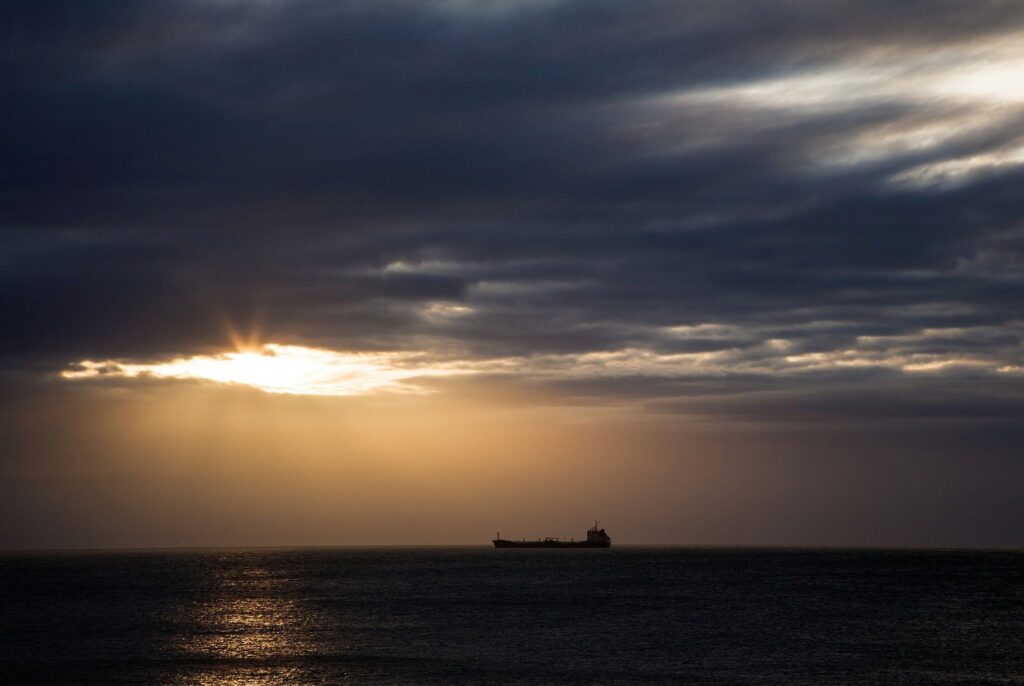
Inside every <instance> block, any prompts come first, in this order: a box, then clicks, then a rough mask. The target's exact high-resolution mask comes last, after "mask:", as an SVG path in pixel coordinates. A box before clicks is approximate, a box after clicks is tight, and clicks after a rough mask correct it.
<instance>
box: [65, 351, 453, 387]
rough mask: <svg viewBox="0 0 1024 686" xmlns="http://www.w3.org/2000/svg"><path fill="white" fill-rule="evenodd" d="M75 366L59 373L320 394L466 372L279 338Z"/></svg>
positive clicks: (417, 357)
mask: <svg viewBox="0 0 1024 686" xmlns="http://www.w3.org/2000/svg"><path fill="white" fill-rule="evenodd" d="M75 367H76V368H75V369H69V370H65V371H63V372H61V376H62V377H63V378H65V379H97V378H139V377H143V378H145V377H151V378H156V379H181V380H187V379H192V380H199V381H209V382H213V383H220V384H234V385H241V386H249V387H252V388H257V389H259V390H261V391H265V392H267V393H283V394H292V395H320V396H351V395H362V394H367V393H375V392H385V391H387V392H402V393H424V392H426V390H425V389H424V388H423V387H422V386H419V385H417V384H415V383H414V382H413V381H412V380H413V379H416V378H423V377H438V376H451V375H455V374H462V373H465V372H466V370H464V369H462V368H460V366H459V365H457V364H454V363H447V364H445V363H427V362H423V361H422V355H421V354H419V353H406V352H374V353H369V352H359V353H352V352H339V351H334V350H326V349H323V348H308V347H304V346H299V345H281V344H278V343H267V344H265V345H263V346H260V347H259V348H256V349H249V350H237V351H232V352H225V353H220V354H216V355H193V356H191V357H180V358H176V359H173V360H168V361H165V362H154V363H148V364H147V363H129V362H121V361H118V360H100V361H97V360H82V361H81V362H78V363H77V364H76V365H75Z"/></svg>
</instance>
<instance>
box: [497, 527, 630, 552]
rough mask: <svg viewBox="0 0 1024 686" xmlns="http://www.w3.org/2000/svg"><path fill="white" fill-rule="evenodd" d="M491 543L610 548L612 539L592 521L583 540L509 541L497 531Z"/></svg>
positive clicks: (522, 546) (547, 546) (503, 546)
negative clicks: (591, 526) (496, 535)
mask: <svg viewBox="0 0 1024 686" xmlns="http://www.w3.org/2000/svg"><path fill="white" fill-rule="evenodd" d="M493 543H494V547H495V548H610V547H611V546H612V539H611V537H610V536H608V534H606V533H605V532H604V529H598V528H597V522H594V526H593V528H591V529H587V540H585V541H563V540H561V539H559V538H545V539H543V540H541V539H539V538H538V539H537V540H536V541H527V540H526V539H525V538H524V539H522V540H521V541H509V540H506V539H504V538H502V537H501V532H498V537H497V538H495V539H494V541H493Z"/></svg>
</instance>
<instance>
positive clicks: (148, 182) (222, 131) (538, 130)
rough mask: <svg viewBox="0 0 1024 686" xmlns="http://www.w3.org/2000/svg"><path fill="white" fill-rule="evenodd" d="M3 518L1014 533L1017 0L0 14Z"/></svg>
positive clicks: (70, 531)
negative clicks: (598, 522) (599, 524)
mask: <svg viewBox="0 0 1024 686" xmlns="http://www.w3.org/2000/svg"><path fill="white" fill-rule="evenodd" d="M0 149H2V151H3V154H2V155H0V312H2V322H3V325H2V326H0V382H2V386H0V446H2V450H0V547H3V548H104V547H165V546H221V545H364V544H445V543H452V544H464V543H478V544H484V543H486V542H487V541H488V540H489V538H491V537H492V535H493V534H494V532H495V531H497V530H501V531H502V533H503V534H505V535H508V536H514V537H520V536H525V537H538V536H565V537H570V536H575V537H580V536H581V535H582V534H583V533H584V531H585V529H586V527H587V526H589V524H590V523H591V522H592V521H593V520H595V519H599V520H601V522H602V523H603V525H604V526H606V528H607V529H608V531H609V533H610V534H611V536H612V538H613V541H614V542H616V543H620V542H621V543H638V544H641V543H666V544H691V545H855V546H876V545H877V546H904V545H909V546H1008V545H1009V546H1020V545H1024V533H1022V532H1024V498H1021V497H1020V495H1021V485H1022V484H1024V451H1022V450H1021V447H1020V446H1022V445H1024V308H1022V303H1024V204H1022V202H1021V188H1022V183H1024V4H1022V3H1018V2H1000V1H997V0H984V1H981V0H971V1H968V0H961V1H947V0H928V1H927V2H925V1H923V0H922V1H917V0H904V1H901V2H899V3H895V4H894V3H891V2H881V1H874V0H867V1H858V2H853V1H845V2H837V1H830V0H813V1H811V0H807V1H801V0H790V1H783V0H775V1H766V2H747V1H742V2H741V1H739V0H735V1H734V0H714V1H712V0H707V1H695V0H672V1H668V0H665V1H661V0H633V1H631V2H620V1H610V0H515V1H514V0H478V1H470V0H436V1H428V0H423V1H416V2H413V1H408V2H406V1H403V0H383V1H380V0H377V1H369V0H367V1H355V0H339V1H330V2H328V1H327V0H185V1H182V0H174V1H171V0H129V1H126V2H118V3H83V2H79V1H78V0H67V1H64V0H51V1H48V2H45V3H40V2H33V1H31V0H13V1H4V2H0Z"/></svg>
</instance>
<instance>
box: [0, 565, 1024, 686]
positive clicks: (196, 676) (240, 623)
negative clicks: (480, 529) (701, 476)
mask: <svg viewBox="0 0 1024 686" xmlns="http://www.w3.org/2000/svg"><path fill="white" fill-rule="evenodd" d="M0 683H2V684H47V685H57V684H104V685H106V684H190V685H191V684H223V685H241V684H247V685H257V684H259V685H263V684H267V685H269V684H275V685H276V684H282V685H303V684H809V685H810V684H813V685H816V686H819V685H824V684H858V685H860V684H887V685H888V684H965V685H966V684H971V685H976V684H1024V551H1015V550H845V549H744V548H729V549H712V548H671V547H629V546H616V547H613V548H611V549H610V550H514V549H513V550H494V549H491V548H484V547H461V548H439V547H437V548H435V547H431V548H337V549H333V548H331V549H327V548H318V549H226V550H175V551H139V552H42V553H40V552H7V553H0Z"/></svg>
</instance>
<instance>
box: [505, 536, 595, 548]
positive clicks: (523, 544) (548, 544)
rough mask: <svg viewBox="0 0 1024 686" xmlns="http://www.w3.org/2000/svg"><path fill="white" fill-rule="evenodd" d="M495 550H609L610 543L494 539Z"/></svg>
mask: <svg viewBox="0 0 1024 686" xmlns="http://www.w3.org/2000/svg"><path fill="white" fill-rule="evenodd" d="M491 542H492V543H494V547H495V548H610V547H611V546H612V544H611V541H605V542H595V543H591V542H590V541H506V540H504V539H501V538H496V539H494V540H493V541H491Z"/></svg>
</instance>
